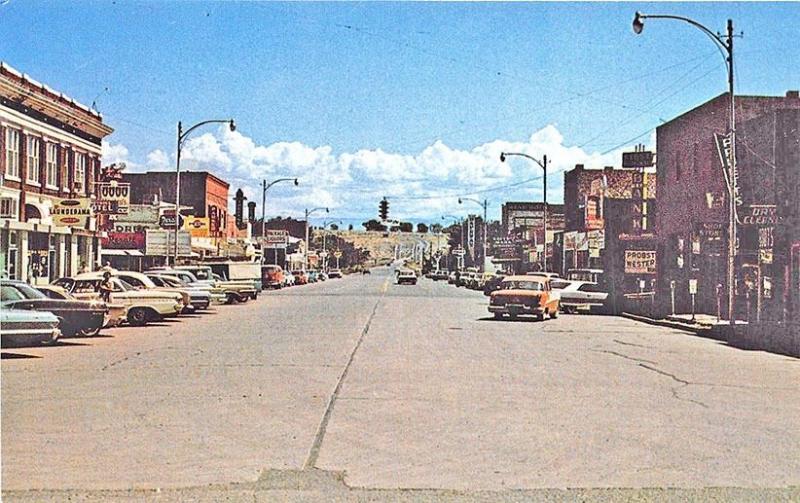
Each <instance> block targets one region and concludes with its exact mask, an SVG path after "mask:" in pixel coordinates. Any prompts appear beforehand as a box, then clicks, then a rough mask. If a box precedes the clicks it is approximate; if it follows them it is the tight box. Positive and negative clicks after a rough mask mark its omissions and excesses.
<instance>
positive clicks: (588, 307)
mask: <svg viewBox="0 0 800 503" xmlns="http://www.w3.org/2000/svg"><path fill="white" fill-rule="evenodd" d="M562 283H566V285H564V287H563V288H561V289H559V296H560V301H561V310H562V311H563V312H565V313H576V312H578V311H588V312H591V311H598V310H602V309H603V308H604V307H605V305H606V301H607V300H608V292H605V291H603V289H602V288H600V285H598V284H597V283H592V282H590V281H569V280H557V281H556V284H558V285H559V286H560V285H561V284H562Z"/></svg>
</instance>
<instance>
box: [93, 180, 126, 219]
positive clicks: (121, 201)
mask: <svg viewBox="0 0 800 503" xmlns="http://www.w3.org/2000/svg"><path fill="white" fill-rule="evenodd" d="M94 187H95V196H96V198H97V199H96V200H95V201H94V210H95V212H96V213H101V214H104V215H127V214H128V207H129V206H130V204H131V184H130V183H118V182H116V181H112V182H97V183H95V184H94Z"/></svg>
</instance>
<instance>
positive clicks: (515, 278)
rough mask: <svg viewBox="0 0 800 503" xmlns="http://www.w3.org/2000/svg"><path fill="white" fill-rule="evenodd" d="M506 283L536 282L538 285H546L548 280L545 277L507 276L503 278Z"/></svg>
mask: <svg viewBox="0 0 800 503" xmlns="http://www.w3.org/2000/svg"><path fill="white" fill-rule="evenodd" d="M506 281H536V282H538V283H545V282H547V281H548V279H547V277H545V276H527V275H525V276H522V275H516V276H506V277H505V278H503V282H506Z"/></svg>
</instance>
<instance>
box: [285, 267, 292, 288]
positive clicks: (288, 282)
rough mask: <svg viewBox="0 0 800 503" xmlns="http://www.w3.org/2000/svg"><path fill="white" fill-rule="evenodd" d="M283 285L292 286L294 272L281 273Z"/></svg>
mask: <svg viewBox="0 0 800 503" xmlns="http://www.w3.org/2000/svg"><path fill="white" fill-rule="evenodd" d="M283 286H294V274H292V273H291V272H290V271H286V272H285V273H284V275H283Z"/></svg>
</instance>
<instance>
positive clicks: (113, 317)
mask: <svg viewBox="0 0 800 503" xmlns="http://www.w3.org/2000/svg"><path fill="white" fill-rule="evenodd" d="M36 289H37V290H39V291H40V292H42V293H43V294H44V295H45V296H46V297H49V298H51V299H56V300H80V299H78V298H77V297H75V296H73V295H72V294H71V293H69V292H68V291H67V290H66V289H64V288H62V287H60V286H57V285H37V286H36ZM98 302H100V301H99V300H98ZM105 304H106V307H107V308H108V314H107V315H106V321H105V324H104V325H103V327H116V326H118V325H120V324H122V323H123V322H124V321H125V319H126V316H127V315H128V307H127V306H126V305H125V304H122V303H113V302H112V303H109V302H106V303H105Z"/></svg>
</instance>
